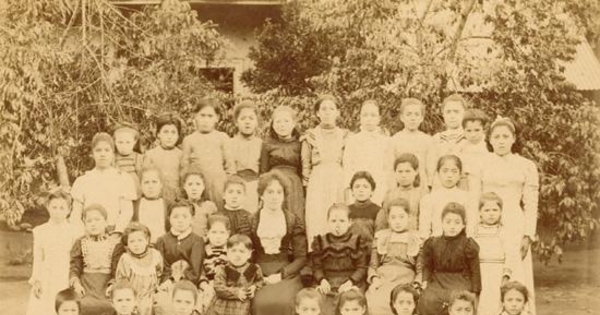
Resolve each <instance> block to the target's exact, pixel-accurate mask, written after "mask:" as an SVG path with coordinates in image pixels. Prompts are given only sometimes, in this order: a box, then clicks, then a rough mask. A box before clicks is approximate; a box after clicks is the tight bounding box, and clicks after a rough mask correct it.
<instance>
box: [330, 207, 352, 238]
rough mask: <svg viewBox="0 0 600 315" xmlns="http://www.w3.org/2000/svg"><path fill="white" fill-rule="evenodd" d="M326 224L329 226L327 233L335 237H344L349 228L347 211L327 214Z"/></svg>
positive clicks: (340, 210)
mask: <svg viewBox="0 0 600 315" xmlns="http://www.w3.org/2000/svg"><path fill="white" fill-rule="evenodd" d="M327 224H328V225H329V232H331V233H332V234H333V235H335V236H341V235H344V234H345V233H346V232H348V229H349V228H350V219H349V218H348V211H346V210H342V209H335V210H333V211H331V212H330V213H329V217H328V218H327Z"/></svg>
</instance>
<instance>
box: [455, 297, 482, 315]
mask: <svg viewBox="0 0 600 315" xmlns="http://www.w3.org/2000/svg"><path fill="white" fill-rule="evenodd" d="M448 314H449V315H473V314H475V309H474V308H473V304H472V303H471V302H469V301H465V300H456V301H454V303H452V305H450V307H449V308H448Z"/></svg>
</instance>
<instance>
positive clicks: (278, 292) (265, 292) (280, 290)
mask: <svg viewBox="0 0 600 315" xmlns="http://www.w3.org/2000/svg"><path fill="white" fill-rule="evenodd" d="M286 264H288V262H282V261H277V260H274V261H265V262H259V265H260V268H261V269H262V271H263V273H264V274H265V276H269V275H271V274H275V273H277V272H278V271H279V270H281V268H282V267H284V266H285V265H286ZM301 289H302V282H301V281H300V277H299V276H297V275H296V276H293V277H290V278H287V279H284V280H281V282H278V283H275V284H267V285H265V286H264V287H262V288H261V289H260V290H258V291H256V295H255V296H254V300H253V301H252V314H253V315H294V314H295V307H294V301H295V298H296V293H298V291H300V290H301Z"/></svg>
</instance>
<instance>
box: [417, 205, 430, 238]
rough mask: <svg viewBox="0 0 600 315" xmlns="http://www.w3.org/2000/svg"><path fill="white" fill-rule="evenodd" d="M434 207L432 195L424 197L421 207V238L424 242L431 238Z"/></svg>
mask: <svg viewBox="0 0 600 315" xmlns="http://www.w3.org/2000/svg"><path fill="white" fill-rule="evenodd" d="M432 207H433V205H432V200H431V194H427V195H425V196H423V198H422V199H421V203H420V205H419V236H420V237H421V239H422V240H426V239H427V238H428V237H429V236H431V216H432V212H433V209H432Z"/></svg>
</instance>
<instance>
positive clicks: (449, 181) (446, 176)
mask: <svg viewBox="0 0 600 315" xmlns="http://www.w3.org/2000/svg"><path fill="white" fill-rule="evenodd" d="M438 172H439V175H438V176H439V177H440V182H441V183H442V186H444V187H445V188H454V187H455V186H456V184H458V181H459V180H460V169H459V168H458V165H456V163H454V161H450V160H447V161H446V162H445V163H444V164H442V165H441V167H440V169H439V170H438Z"/></svg>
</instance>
